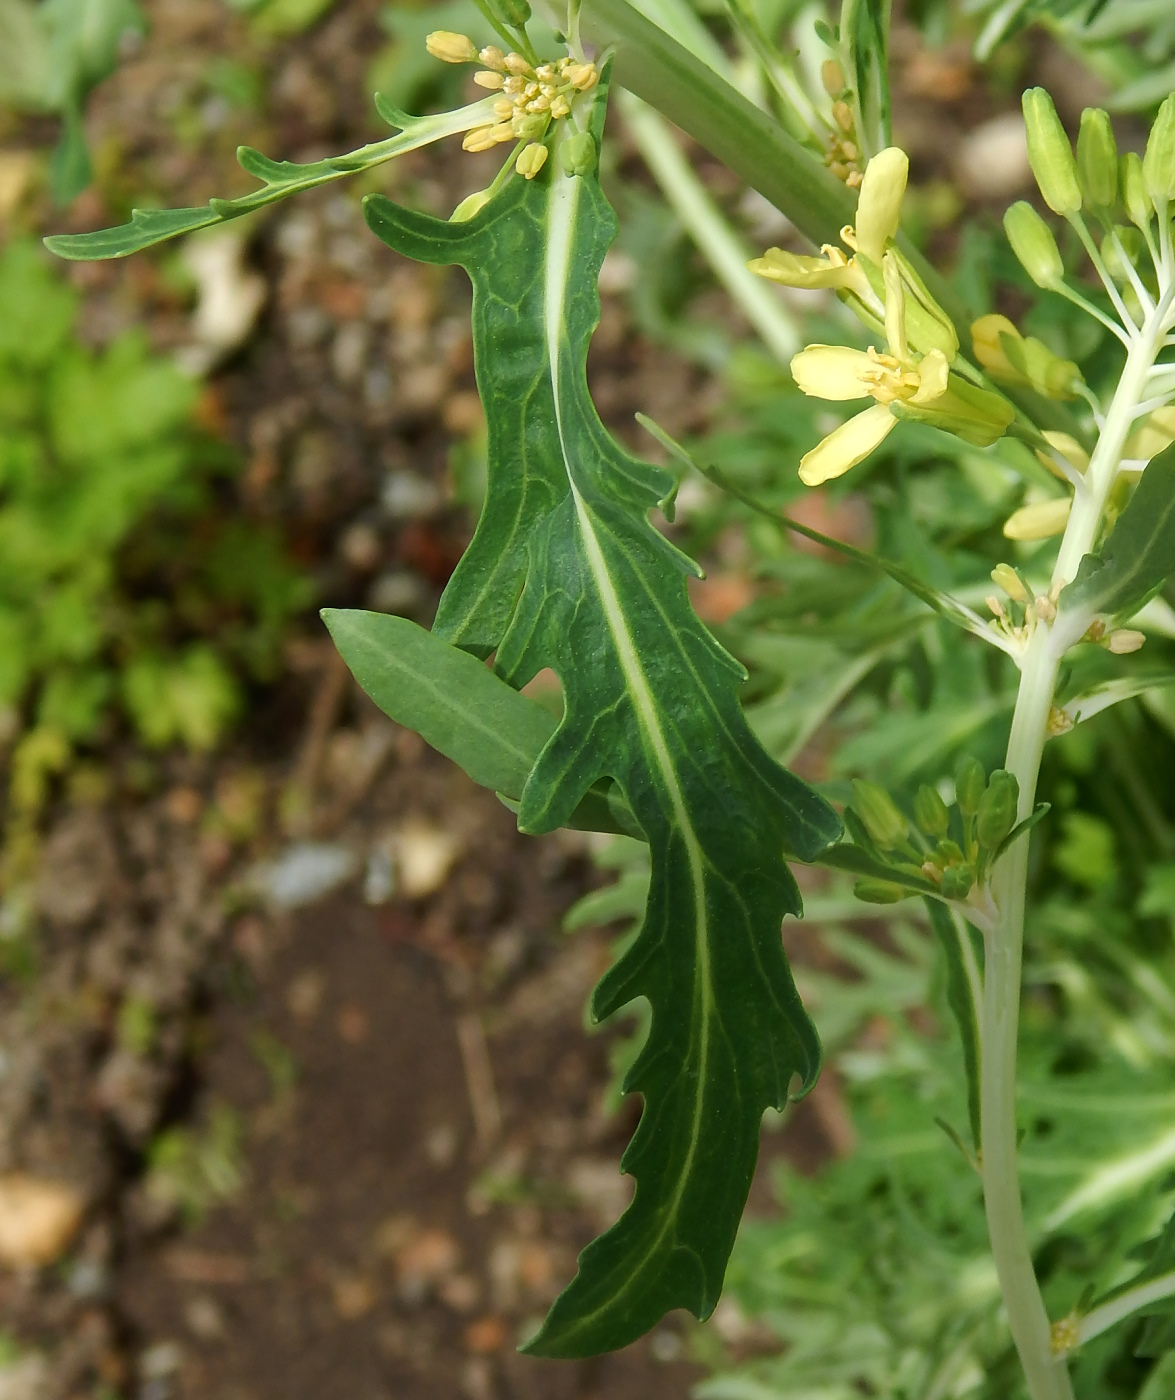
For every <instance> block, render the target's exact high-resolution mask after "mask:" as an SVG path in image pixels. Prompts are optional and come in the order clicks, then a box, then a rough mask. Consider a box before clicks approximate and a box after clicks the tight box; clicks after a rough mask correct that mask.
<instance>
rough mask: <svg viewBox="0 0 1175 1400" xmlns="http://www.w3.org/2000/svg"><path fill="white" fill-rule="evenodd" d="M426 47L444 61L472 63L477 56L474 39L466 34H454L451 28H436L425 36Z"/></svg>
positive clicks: (434, 55)
mask: <svg viewBox="0 0 1175 1400" xmlns="http://www.w3.org/2000/svg"><path fill="white" fill-rule="evenodd" d="M417 42H418V43H419V40H417ZM424 47H425V48H426V49H427V50H428V51H429V53H430V54H432V56H433V58H439V59H440V60H441V62H442V63H472V62H473V60H474V59H475V58H476V57H477V49H476V48H475V47H474V43H473V40H472V39H470V38H469V37H468V36H467V35H465V34H454V33H453V31H452V30H450V29H434V30H433V32H432V33H431V34H428V35H426V36H425V40H424Z"/></svg>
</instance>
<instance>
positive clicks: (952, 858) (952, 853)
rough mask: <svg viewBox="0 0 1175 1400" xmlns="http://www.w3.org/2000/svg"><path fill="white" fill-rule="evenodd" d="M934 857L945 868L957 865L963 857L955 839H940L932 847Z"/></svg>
mask: <svg viewBox="0 0 1175 1400" xmlns="http://www.w3.org/2000/svg"><path fill="white" fill-rule="evenodd" d="M934 858H935V860H937V861H938V863H939V864H940V865H941V866H943V867H944V868H945V867H946V866H948V865H958V864H959V863H960V861H962V859H963V852H962V850H961V848H960V847H959V845H958V843H957V842H955V841H949V840H948V841H940V842H939V843H938V845H937V846H935V848H934Z"/></svg>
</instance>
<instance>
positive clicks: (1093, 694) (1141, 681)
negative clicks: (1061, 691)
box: [1061, 671, 1175, 724]
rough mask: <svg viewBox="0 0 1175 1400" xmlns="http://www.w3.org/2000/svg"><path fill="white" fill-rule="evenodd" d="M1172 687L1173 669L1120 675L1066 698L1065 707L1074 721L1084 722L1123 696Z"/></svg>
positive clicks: (1064, 709)
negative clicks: (1139, 674) (1135, 674)
mask: <svg viewBox="0 0 1175 1400" xmlns="http://www.w3.org/2000/svg"><path fill="white" fill-rule="evenodd" d="M1172 687H1175V672H1172V671H1158V672H1151V673H1149V674H1144V675H1141V676H1120V677H1118V679H1116V680H1112V681H1102V683H1101V684H1100V685H1095V686H1091V687H1090V688H1089V689H1088V690H1083V691H1082V692H1081V694H1080V695H1075V696H1074V697H1073V699H1072V700H1066V701H1065V703H1064V705H1062V706H1061V709H1062V711H1063V713H1064V714H1065V715H1066V716H1067V717H1068V718H1069V719H1070V720H1072V721H1073V723H1074V724H1081V723H1082V721H1083V720H1087V719H1093V717H1094V715H1100V714H1101V712H1102V711H1103V710H1108V709H1110V708H1111V707H1112V706H1114V705H1120V704H1121V703H1122V701H1123V700H1134V699H1136V698H1137V697H1138V696H1139V695H1146V694H1147V693H1148V692H1150V691H1152V690H1170V689H1171V688H1172Z"/></svg>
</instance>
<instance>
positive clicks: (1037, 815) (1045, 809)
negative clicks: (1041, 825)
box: [991, 802, 1053, 865]
mask: <svg viewBox="0 0 1175 1400" xmlns="http://www.w3.org/2000/svg"><path fill="white" fill-rule="evenodd" d="M1052 809H1053V806H1052V803H1051V802H1038V803H1037V804H1036V806H1035V807H1034V808H1033V809H1032V811H1031V812H1030V813H1029V814H1028V816H1026V817H1025V818H1024V820H1023V821H1022V822H1017V823H1016V825H1015V826H1014V827H1013V828H1012V829H1011V831H1009V832H1008V834H1007V836H1005V837H1004V839H1003V840H1002V841H1001V842H1000V844H999V845H998V846H997V847H996V849H995V854H994V855H993V856H992V858H991V863H992V865H994V864H995V863H996V861H997V860H999V858H1000V856H1002V855H1003V854H1004V852H1005V851H1007V850H1008V849H1009V848H1010V847H1011V846H1014V845H1015V843H1016V842H1017V841H1019V839H1020V838H1021V836H1027V835H1028V833H1029V832H1030V831H1031V830H1032V828H1033V827H1034V826H1035V825H1036V824H1037V822H1040V821H1043V820H1044V818H1045V817H1047V816H1048V814H1049V813H1050V812H1051V811H1052Z"/></svg>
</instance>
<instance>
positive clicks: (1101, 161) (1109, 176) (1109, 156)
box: [1077, 107, 1118, 210]
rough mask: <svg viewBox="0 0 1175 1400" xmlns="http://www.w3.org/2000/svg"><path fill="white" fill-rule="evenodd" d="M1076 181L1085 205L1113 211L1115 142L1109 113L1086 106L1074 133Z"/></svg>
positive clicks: (1116, 200) (1116, 179)
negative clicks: (1079, 184)
mask: <svg viewBox="0 0 1175 1400" xmlns="http://www.w3.org/2000/svg"><path fill="white" fill-rule="evenodd" d="M1077 178H1078V179H1079V180H1080V181H1081V194H1082V197H1083V198H1084V200H1085V203H1086V204H1087V205H1088V206H1089V207H1090V208H1091V209H1096V210H1108V209H1113V207H1114V205H1115V204H1116V203H1117V202H1118V143H1117V142H1116V141H1115V140H1114V128H1113V126H1112V125H1111V123H1110V118H1109V114H1108V113H1106V112H1103V111H1102V109H1101V108H1100V107H1087V108H1086V109H1085V111H1084V112H1082V114H1081V129H1080V131H1078V133H1077Z"/></svg>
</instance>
